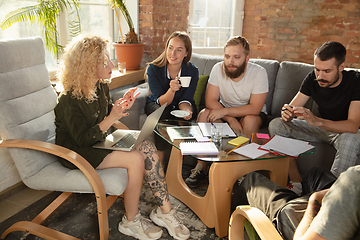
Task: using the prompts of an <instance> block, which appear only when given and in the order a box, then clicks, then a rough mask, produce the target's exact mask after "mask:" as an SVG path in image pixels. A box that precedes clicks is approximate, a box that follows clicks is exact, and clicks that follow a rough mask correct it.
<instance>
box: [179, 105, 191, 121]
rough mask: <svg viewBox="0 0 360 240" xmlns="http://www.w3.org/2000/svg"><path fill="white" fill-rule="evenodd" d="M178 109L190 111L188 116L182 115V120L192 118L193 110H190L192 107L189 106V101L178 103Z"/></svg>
mask: <svg viewBox="0 0 360 240" xmlns="http://www.w3.org/2000/svg"><path fill="white" fill-rule="evenodd" d="M179 109H180V110H183V111H187V112H188V113H190V115H189V116H186V117H183V119H184V120H186V121H187V120H190V119H191V118H192V114H193V112H192V107H191V105H190V104H189V103H187V102H183V103H181V104H180V105H179Z"/></svg>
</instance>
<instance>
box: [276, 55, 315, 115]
mask: <svg viewBox="0 0 360 240" xmlns="http://www.w3.org/2000/svg"><path fill="white" fill-rule="evenodd" d="M313 69H314V67H313V65H310V64H306V63H297V62H288V61H283V62H281V64H280V68H279V71H278V73H277V77H276V83H275V90H274V95H273V100H272V105H271V114H270V115H272V116H277V117H280V112H281V108H282V106H283V105H284V104H285V103H289V102H290V101H291V100H292V99H293V97H294V96H295V95H296V93H297V92H298V91H299V89H300V85H301V83H302V81H303V80H304V78H305V77H306V75H308V73H309V72H311V71H312V70H313ZM312 102H313V101H312V99H309V101H308V102H307V103H306V105H305V107H306V108H309V109H312V110H315V109H314V108H313V104H312ZM316 112H317V110H316V111H315V113H316Z"/></svg>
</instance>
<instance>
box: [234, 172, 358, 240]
mask: <svg viewBox="0 0 360 240" xmlns="http://www.w3.org/2000/svg"><path fill="white" fill-rule="evenodd" d="M335 179H336V177H335V176H334V175H332V174H331V173H330V172H329V171H327V170H324V169H322V168H313V169H311V170H310V171H309V173H308V174H307V175H306V176H305V177H304V178H303V181H302V185H303V192H302V194H301V196H300V197H299V196H298V195H297V194H295V193H294V192H293V191H291V190H289V189H286V188H282V187H280V186H278V185H276V184H275V183H273V182H272V181H270V180H269V179H268V178H266V177H264V176H263V175H261V174H259V173H257V172H252V173H249V174H247V175H246V176H245V178H244V179H243V180H242V181H239V182H240V183H239V182H237V183H236V184H235V186H234V190H233V192H234V194H233V198H232V204H231V205H232V210H234V209H235V207H236V206H237V205H250V206H252V207H256V208H259V209H260V210H261V211H262V212H264V213H265V214H266V216H267V217H268V218H269V219H270V220H271V221H272V223H273V224H274V226H275V227H276V229H277V230H278V232H279V233H280V235H281V236H282V237H283V238H284V239H286V240H291V239H294V240H324V239H328V240H339V239H344V240H345V239H360V230H359V227H360V226H359V219H360V201H359V199H360V185H359V184H358V183H359V181H360V166H354V167H350V168H349V169H348V170H347V171H345V172H343V173H341V174H340V176H339V178H338V179H337V180H336V181H335Z"/></svg>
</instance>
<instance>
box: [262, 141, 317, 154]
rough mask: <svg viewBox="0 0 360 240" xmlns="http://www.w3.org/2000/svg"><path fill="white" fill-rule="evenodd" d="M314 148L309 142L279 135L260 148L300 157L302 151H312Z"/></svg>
mask: <svg viewBox="0 0 360 240" xmlns="http://www.w3.org/2000/svg"><path fill="white" fill-rule="evenodd" d="M314 148H315V147H314V146H313V145H311V144H310V143H309V142H306V141H302V140H297V139H293V138H287V137H282V136H279V135H275V136H273V137H272V138H271V139H270V140H269V141H267V142H266V143H265V144H263V145H261V146H260V149H263V150H267V151H269V152H272V153H275V154H279V155H284V156H290V157H294V158H297V157H299V156H300V154H302V153H305V152H309V151H312V150H313V149H314Z"/></svg>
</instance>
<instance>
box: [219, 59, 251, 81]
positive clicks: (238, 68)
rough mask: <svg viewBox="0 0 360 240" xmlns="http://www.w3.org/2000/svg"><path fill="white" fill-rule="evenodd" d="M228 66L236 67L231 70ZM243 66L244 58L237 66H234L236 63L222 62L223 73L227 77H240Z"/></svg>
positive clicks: (244, 66)
mask: <svg viewBox="0 0 360 240" xmlns="http://www.w3.org/2000/svg"><path fill="white" fill-rule="evenodd" d="M228 67H235V68H236V69H235V70H233V71H231V70H229V68H228ZM245 68H246V60H244V62H243V63H242V64H241V65H239V66H236V65H229V66H226V64H224V71H225V74H226V76H228V77H229V78H238V77H240V75H241V74H243V73H244V72H245Z"/></svg>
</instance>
